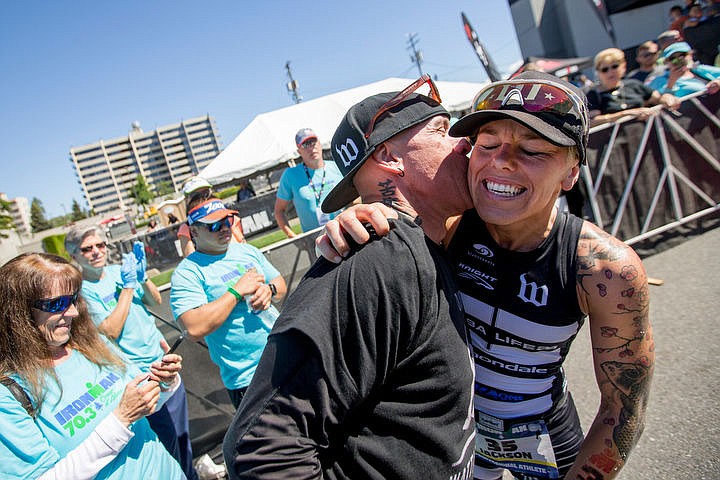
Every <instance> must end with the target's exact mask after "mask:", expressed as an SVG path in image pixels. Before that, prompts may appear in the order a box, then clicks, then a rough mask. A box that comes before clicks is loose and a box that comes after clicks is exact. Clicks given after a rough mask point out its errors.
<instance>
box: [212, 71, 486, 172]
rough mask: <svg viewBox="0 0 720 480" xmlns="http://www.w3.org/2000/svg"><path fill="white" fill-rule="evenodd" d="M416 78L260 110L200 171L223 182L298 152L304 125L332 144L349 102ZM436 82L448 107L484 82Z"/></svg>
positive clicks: (464, 101) (460, 105)
mask: <svg viewBox="0 0 720 480" xmlns="http://www.w3.org/2000/svg"><path fill="white" fill-rule="evenodd" d="M412 82H413V80H412V79H407V78H388V79H386V80H382V81H379V82H374V83H370V84H367V85H363V86H360V87H356V88H351V89H350V90H344V91H342V92H338V93H333V94H331V95H326V96H324V97H320V98H316V99H313V100H309V101H307V102H302V103H298V104H296V105H292V106H290V107H286V108H281V109H279V110H275V111H272V112H267V113H262V114H260V115H258V116H257V117H255V118H254V119H253V121H252V122H250V124H249V125H248V126H247V127H246V128H245V129H244V130H243V131H242V132H240V134H239V135H238V136H237V137H236V138H235V139H234V140H233V141H232V142H230V144H229V145H228V146H227V147H225V149H224V150H223V151H222V152H220V154H219V155H218V156H217V157H215V159H214V160H212V161H211V162H210V163H209V164H208V165H207V166H206V167H205V168H204V169H203V170H202V171H201V172H200V176H202V177H204V178H206V179H207V180H208V181H210V183H212V184H219V183H225V182H229V181H231V180H234V179H238V178H243V177H247V176H249V175H252V174H253V173H255V172H258V171H262V170H266V169H269V168H272V167H274V166H276V165H278V164H280V163H283V162H287V161H288V160H291V159H293V158H297V157H299V155H298V153H297V147H296V146H295V133H296V132H297V131H298V130H299V129H301V128H303V127H309V128H312V129H313V130H315V133H317V134H318V137H319V138H320V141H321V142H322V145H323V148H324V149H326V148H330V140H331V139H332V136H333V134H334V133H335V129H336V128H337V126H338V124H339V123H340V119H341V118H342V116H343V115H345V113H346V112H347V111H348V109H349V108H350V107H351V106H353V105H355V104H356V103H357V102H359V101H360V100H362V99H363V98H365V97H368V96H370V95H374V94H376V93H382V92H395V91H400V90H402V89H403V88H405V87H406V86H408V85H409V84H410V83H412ZM435 83H436V85H437V87H438V90H440V96H441V97H442V100H443V106H444V107H445V108H446V109H448V110H449V111H450V112H456V111H460V110H464V109H466V108H469V107H470V103H471V102H472V99H473V97H474V96H475V94H476V93H477V92H478V91H479V90H480V88H482V86H483V85H485V83H470V82H435ZM420 92H421V93H427V87H421V89H420Z"/></svg>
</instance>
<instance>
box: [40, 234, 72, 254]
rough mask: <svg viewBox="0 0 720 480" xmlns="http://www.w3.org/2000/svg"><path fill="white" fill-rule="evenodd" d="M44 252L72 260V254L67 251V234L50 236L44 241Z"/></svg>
mask: <svg viewBox="0 0 720 480" xmlns="http://www.w3.org/2000/svg"><path fill="white" fill-rule="evenodd" d="M42 246H43V250H44V251H46V252H47V253H54V254H55V255H60V256H61V257H64V258H66V259H67V260H70V254H68V252H67V250H65V234H64V233H59V234H57V235H49V236H47V237H45V238H43V239H42Z"/></svg>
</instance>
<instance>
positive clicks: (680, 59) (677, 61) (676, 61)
mask: <svg viewBox="0 0 720 480" xmlns="http://www.w3.org/2000/svg"><path fill="white" fill-rule="evenodd" d="M685 55H686V54H685V53H681V54H679V55H671V56H670V57H669V58H668V59H667V60H666V61H667V62H668V63H672V64H673V65H684V64H685Z"/></svg>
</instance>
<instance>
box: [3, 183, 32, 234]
mask: <svg viewBox="0 0 720 480" xmlns="http://www.w3.org/2000/svg"><path fill="white" fill-rule="evenodd" d="M0 200H2V201H4V202H8V204H9V205H8V209H7V213H8V214H9V215H10V216H11V217H12V220H13V225H14V226H15V231H16V232H17V233H18V234H20V235H23V236H28V235H30V233H31V232H32V229H31V228H30V203H28V199H27V198H25V197H15V198H8V196H7V195H5V194H4V193H0Z"/></svg>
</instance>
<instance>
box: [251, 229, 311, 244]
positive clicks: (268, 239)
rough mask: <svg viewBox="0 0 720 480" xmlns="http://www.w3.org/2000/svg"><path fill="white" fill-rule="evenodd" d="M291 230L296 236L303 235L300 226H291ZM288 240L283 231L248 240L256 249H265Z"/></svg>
mask: <svg viewBox="0 0 720 480" xmlns="http://www.w3.org/2000/svg"><path fill="white" fill-rule="evenodd" d="M290 228H292V231H293V232H295V233H296V234H300V233H302V230H300V224H297V225H295V226H291V227H290ZM286 238H287V237H286V236H285V233H284V232H283V231H282V230H275V231H274V232H270V233H268V234H267V235H263V236H262V237H258V238H254V239H252V240H248V243H249V244H250V245H252V246H253V247H255V248H263V247H267V246H268V245H272V244H273V243H276V242H279V241H281V240H285V239H286Z"/></svg>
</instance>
